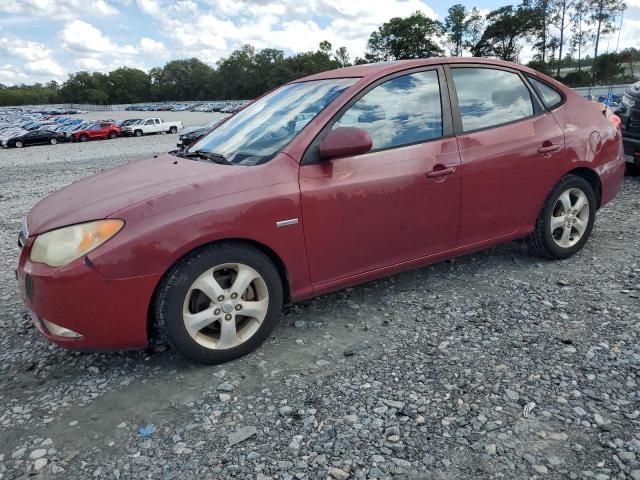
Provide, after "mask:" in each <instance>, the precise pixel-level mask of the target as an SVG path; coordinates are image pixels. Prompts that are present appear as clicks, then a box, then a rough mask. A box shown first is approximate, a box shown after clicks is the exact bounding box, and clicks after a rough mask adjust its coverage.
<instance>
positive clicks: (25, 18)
mask: <svg viewBox="0 0 640 480" xmlns="http://www.w3.org/2000/svg"><path fill="white" fill-rule="evenodd" d="M626 2H627V5H628V9H627V10H626V12H625V14H624V21H623V28H622V35H621V38H620V48H624V47H631V46H634V47H640V0H626ZM453 3H458V1H454V2H450V3H445V2H441V1H435V0H288V1H286V0H0V83H2V84H5V85H15V84H21V83H34V82H46V81H49V80H57V81H64V80H65V79H66V78H67V75H68V74H69V73H71V72H75V71H79V70H88V71H102V72H108V71H110V70H113V69H115V68H118V67H121V66H128V67H136V68H141V69H143V70H146V71H148V70H149V69H150V68H153V67H155V66H162V65H164V64H165V63H166V62H167V61H169V60H173V59H178V58H190V57H196V58H199V59H200V60H202V61H204V62H207V63H209V64H211V65H214V64H215V62H216V61H217V60H219V59H220V58H222V57H225V56H227V55H228V54H229V53H230V52H232V51H233V50H235V49H237V48H239V47H241V46H242V45H243V44H245V43H250V44H252V45H253V46H255V47H256V48H258V49H261V48H277V49H281V50H284V51H285V53H287V54H292V53H296V52H304V51H309V50H316V49H317V47H318V44H319V43H320V42H321V41H322V40H328V41H330V42H331V43H332V45H333V47H334V48H338V47H340V46H346V47H347V48H348V50H349V52H350V54H351V56H352V59H353V58H355V56H362V55H363V54H364V52H365V50H366V44H367V39H368V37H369V35H370V34H371V32H372V31H374V30H375V29H376V28H377V27H378V26H380V25H381V24H382V23H383V22H385V21H387V20H389V19H390V18H391V17H394V16H408V15H410V14H411V13H413V12H415V11H416V10H420V11H422V12H424V13H425V14H426V15H428V16H430V17H432V18H435V19H441V20H442V19H444V17H445V16H446V14H447V9H448V8H449V6H451V5H452V4H453ZM459 3H462V4H464V5H465V6H467V7H469V8H471V7H474V6H475V7H478V8H479V9H480V10H481V11H484V12H488V11H490V10H493V9H495V8H498V7H501V6H503V5H505V4H508V3H509V2H508V1H507V0H502V1H501V0H475V1H466V0H462V1H460V2H459ZM511 3H518V2H511ZM616 41H617V36H616V37H613V38H609V39H607V38H605V39H604V40H603V43H601V51H606V50H607V46H608V49H609V50H611V51H612V50H614V49H615V46H616ZM530 56H531V49H530V47H528V46H526V47H525V48H524V50H523V52H522V58H521V60H523V61H527V60H528V59H529V58H530Z"/></svg>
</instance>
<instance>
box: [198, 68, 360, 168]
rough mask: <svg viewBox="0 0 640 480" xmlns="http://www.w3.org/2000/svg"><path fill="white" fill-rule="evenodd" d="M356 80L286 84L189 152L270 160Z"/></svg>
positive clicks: (234, 160) (247, 161)
mask: <svg viewBox="0 0 640 480" xmlns="http://www.w3.org/2000/svg"><path fill="white" fill-rule="evenodd" d="M356 80H357V78H334V79H328V80H312V81H308V82H298V83H292V84H289V85H284V86H282V87H280V88H278V89H277V90H274V91H273V92H271V93H269V94H268V95H265V96H264V97H262V98H260V99H258V100H256V101H255V102H254V103H252V104H251V105H249V106H248V107H246V108H245V109H243V110H241V111H240V112H238V113H237V114H236V115H234V116H233V117H231V118H230V119H229V120H227V121H226V122H224V123H223V124H221V125H220V126H219V127H218V128H216V129H215V130H213V131H212V132H211V133H210V134H209V135H207V136H205V137H204V138H202V139H201V140H200V141H198V142H196V143H195V144H194V145H193V146H192V147H190V148H189V150H188V151H187V152H186V155H189V153H192V154H196V153H204V154H215V155H216V156H218V157H222V158H224V159H225V162H226V163H230V164H233V165H258V164H261V163H265V162H268V161H269V160H271V159H272V158H273V157H274V156H275V155H276V154H277V153H278V152H279V151H280V150H281V149H282V147H284V146H285V145H286V144H287V143H289V142H290V141H291V140H292V139H293V138H294V137H295V136H296V135H297V134H298V133H299V132H300V130H302V129H303V128H304V127H305V126H306V125H307V124H308V123H309V122H310V121H311V120H313V119H314V118H315V117H316V115H318V113H320V112H321V111H322V110H323V109H324V108H326V107H327V106H328V105H329V104H330V103H331V102H332V101H333V100H335V99H336V98H337V97H338V96H339V95H340V94H341V93H342V92H344V91H345V90H346V89H347V88H348V87H349V86H351V85H353V83H355V81H356Z"/></svg>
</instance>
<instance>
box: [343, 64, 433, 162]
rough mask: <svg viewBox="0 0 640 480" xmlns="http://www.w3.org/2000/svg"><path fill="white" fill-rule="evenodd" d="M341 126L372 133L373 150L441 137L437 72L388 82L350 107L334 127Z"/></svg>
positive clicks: (414, 74) (404, 76) (398, 78)
mask: <svg viewBox="0 0 640 480" xmlns="http://www.w3.org/2000/svg"><path fill="white" fill-rule="evenodd" d="M340 127H358V128H362V129H363V130H366V131H367V132H369V134H370V135H371V138H372V140H373V149H374V150H380V149H384V148H392V147H400V146H403V145H409V144H412V143H419V142H424V141H427V140H431V139H433V138H438V137H441V136H442V105H441V102H440V85H439V83H438V73H437V72H436V71H435V70H429V71H426V72H418V73H412V74H409V75H403V76H401V77H395V78H392V79H391V80H387V81H386V82H384V83H382V84H380V85H378V86H377V87H375V88H374V89H373V90H371V91H370V92H368V93H367V94H366V95H364V96H363V97H362V98H360V99H359V100H358V101H357V102H356V103H354V104H353V105H352V106H351V107H349V109H348V110H347V111H345V112H344V113H343V114H342V116H341V117H340V118H339V119H338V121H337V122H336V123H335V124H334V125H333V128H334V129H335V128H340Z"/></svg>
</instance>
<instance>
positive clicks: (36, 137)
mask: <svg viewBox="0 0 640 480" xmlns="http://www.w3.org/2000/svg"><path fill="white" fill-rule="evenodd" d="M65 140H66V138H65V136H64V134H63V133H60V132H52V131H51V130H32V131H30V132H27V133H25V134H23V135H18V136H15V137H11V138H9V139H8V140H6V146H7V147H16V148H22V147H25V146H27V145H44V144H47V143H50V144H51V145H55V144H56V143H58V142H62V141H65Z"/></svg>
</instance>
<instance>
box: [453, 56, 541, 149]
mask: <svg viewBox="0 0 640 480" xmlns="http://www.w3.org/2000/svg"><path fill="white" fill-rule="evenodd" d="M457 68H476V69H478V68H481V69H484V70H500V71H503V72H508V73H513V74H515V75H517V76H518V77H519V78H520V80H521V81H522V83H523V84H524V86H525V87H526V88H527V90H529V94H530V95H531V103H532V105H533V115H529V116H526V117H523V118H518V119H516V120H511V121H509V122H504V123H498V124H496V125H490V126H488V127H482V128H476V129H474V130H464V129H463V127H462V114H461V113H460V104H459V103H458V91H457V90H456V84H455V82H454V80H453V73H452V70H454V69H457ZM444 71H445V75H446V77H447V84H448V85H449V95H450V97H451V110H452V114H453V128H454V131H455V134H456V136H460V135H467V134H469V133H476V132H484V131H485V130H491V129H493V128H499V127H504V126H506V125H512V124H514V123H519V122H523V121H526V120H531V119H532V118H535V117H537V116H539V115H542V114H544V113H546V111H547V110H546V108H545V107H544V104H543V103H541V101H540V99H539V98H538V94H537V92H536V91H535V90H534V89H533V87H532V86H531V85H530V84H529V82H528V81H527V80H526V78H525V76H524V74H523V73H522V72H521V71H520V70H517V69H515V68H509V67H503V66H501V65H493V64H486V63H464V64H458V63H455V64H446V65H445V66H444Z"/></svg>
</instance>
